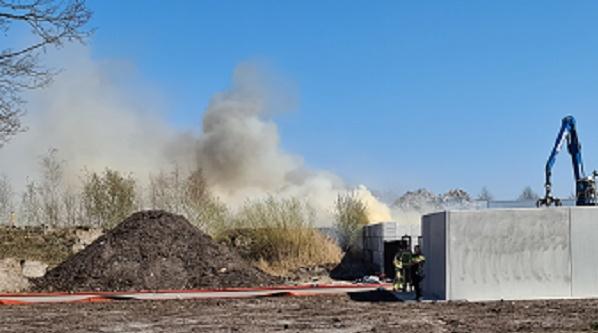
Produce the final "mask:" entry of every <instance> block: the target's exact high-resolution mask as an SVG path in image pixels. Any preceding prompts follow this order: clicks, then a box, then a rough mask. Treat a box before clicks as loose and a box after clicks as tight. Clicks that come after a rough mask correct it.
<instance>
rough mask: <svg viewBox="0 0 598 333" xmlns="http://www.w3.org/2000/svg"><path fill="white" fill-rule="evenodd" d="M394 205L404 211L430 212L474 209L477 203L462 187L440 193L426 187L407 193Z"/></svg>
mask: <svg viewBox="0 0 598 333" xmlns="http://www.w3.org/2000/svg"><path fill="white" fill-rule="evenodd" d="M394 206H395V207H397V208H399V209H400V210H402V211H414V212H419V213H430V212H434V211H439V210H447V209H474V208H476V207H477V203H476V201H475V200H473V199H472V198H471V197H470V196H469V194H468V193H467V192H465V191H464V190H461V189H453V190H450V191H448V192H446V193H444V194H438V195H436V194H434V193H432V192H430V191H428V190H426V189H419V190H417V191H413V192H407V193H405V194H404V195H403V196H401V197H400V198H398V199H397V200H396V201H395V202H394Z"/></svg>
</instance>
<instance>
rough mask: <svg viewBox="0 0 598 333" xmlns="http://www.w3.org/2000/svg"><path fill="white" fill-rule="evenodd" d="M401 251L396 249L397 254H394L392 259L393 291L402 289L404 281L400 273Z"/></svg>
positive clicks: (401, 264) (401, 267) (401, 263)
mask: <svg viewBox="0 0 598 333" xmlns="http://www.w3.org/2000/svg"><path fill="white" fill-rule="evenodd" d="M401 252H402V251H398V252H397V254H395V257H394V260H393V261H392V263H393V265H394V266H395V278H394V281H393V284H392V290H393V291H400V290H403V284H404V283H405V281H403V274H401V273H402V272H403V262H402V261H401Z"/></svg>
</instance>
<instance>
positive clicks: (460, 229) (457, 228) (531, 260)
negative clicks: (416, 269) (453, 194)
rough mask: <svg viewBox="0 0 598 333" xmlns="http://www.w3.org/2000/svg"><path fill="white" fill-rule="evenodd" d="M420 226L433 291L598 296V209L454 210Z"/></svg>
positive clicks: (452, 295)
mask: <svg viewBox="0 0 598 333" xmlns="http://www.w3.org/2000/svg"><path fill="white" fill-rule="evenodd" d="M422 231H423V237H424V245H423V249H422V250H423V252H424V255H425V256H426V259H427V262H426V266H425V274H426V277H425V279H424V285H423V287H424V295H425V296H426V297H428V298H435V299H450V300H459V299H466V300H472V301H475V300H498V299H514V300H516V299H542V298H569V297H596V296H598V259H596V254H598V208H594V207H559V208H544V209H536V208H532V209H490V210H483V211H449V212H442V213H436V214H430V215H426V216H424V217H423V219H422Z"/></svg>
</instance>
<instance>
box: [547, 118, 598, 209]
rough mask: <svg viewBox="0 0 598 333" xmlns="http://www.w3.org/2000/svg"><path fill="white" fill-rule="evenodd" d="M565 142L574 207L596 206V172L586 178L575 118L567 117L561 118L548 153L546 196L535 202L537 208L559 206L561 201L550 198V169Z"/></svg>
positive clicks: (597, 174)
mask: <svg viewBox="0 0 598 333" xmlns="http://www.w3.org/2000/svg"><path fill="white" fill-rule="evenodd" d="M565 141H567V150H568V151H569V154H570V155H571V161H572V163H573V175H574V176H575V197H576V201H575V205H577V206H596V205H597V204H598V203H597V199H596V177H597V176H598V172H597V171H594V172H592V175H591V176H586V174H585V171H584V168H583V161H582V159H581V144H580V143H579V139H578V137H577V129H576V126H575V118H573V116H567V117H565V118H563V121H562V124H561V130H560V131H559V133H558V135H557V137H556V142H555V144H554V148H552V152H551V153H550V157H549V158H548V161H547V162H546V182H545V183H544V188H545V189H546V194H545V195H544V198H541V199H540V200H538V202H537V206H538V207H540V206H552V205H555V206H560V205H561V200H560V199H558V198H555V197H553V196H552V183H551V181H550V178H551V176H552V167H553V166H554V163H555V162H556V156H557V155H558V153H559V152H560V150H561V148H562V146H563V144H564V143H565Z"/></svg>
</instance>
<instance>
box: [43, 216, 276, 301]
mask: <svg viewBox="0 0 598 333" xmlns="http://www.w3.org/2000/svg"><path fill="white" fill-rule="evenodd" d="M276 283H278V281H277V280H276V278H274V277H271V276H269V275H267V274H266V273H264V272H262V271H260V270H258V269H257V268H255V267H253V266H251V265H250V264H249V263H247V262H245V261H244V260H243V259H242V258H241V257H240V256H239V255H238V254H236V253H235V252H233V251H231V250H230V249H229V248H228V247H226V246H224V245H222V244H219V243H217V242H216V241H214V240H213V239H212V238H211V237H210V236H208V235H206V234H204V233H202V232H201V231H199V230H198V229H197V228H195V227H194V226H193V225H191V224H190V223H189V222H188V221H187V220H186V219H185V218H184V217H182V216H180V215H174V214H170V213H167V212H164V211H143V212H138V213H135V214H133V215H131V216H130V217H128V218H127V219H125V220H124V221H123V222H122V223H120V224H119V225H118V226H116V227H115V228H114V229H112V230H110V231H109V232H107V233H106V234H105V235H103V236H101V237H100V238H98V239H97V240H96V241H94V242H93V243H92V244H90V245H89V246H88V247H86V248H85V249H84V250H82V251H81V252H79V253H77V254H75V255H73V256H71V257H70V258H68V259H67V260H66V261H64V262H63V263H61V264H60V265H58V266H57V267H56V268H54V269H52V270H50V271H49V272H48V273H47V274H46V275H45V276H44V277H42V278H40V279H36V280H35V281H34V284H35V285H36V289H38V290H49V291H53V290H56V291H95V290H115V291H116V290H157V289H193V288H223V287H242V286H260V285H271V284H276Z"/></svg>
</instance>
